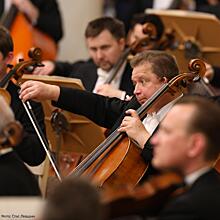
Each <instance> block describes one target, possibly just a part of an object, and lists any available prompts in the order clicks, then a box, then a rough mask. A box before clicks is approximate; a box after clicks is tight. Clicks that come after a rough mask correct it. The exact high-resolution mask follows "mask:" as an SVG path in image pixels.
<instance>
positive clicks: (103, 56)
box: [86, 30, 125, 71]
mask: <svg viewBox="0 0 220 220" xmlns="http://www.w3.org/2000/svg"><path fill="white" fill-rule="evenodd" d="M86 43H87V47H88V50H89V54H90V56H91V58H92V59H93V61H94V63H95V64H96V65H97V66H98V67H100V68H101V69H103V70H105V71H109V70H110V69H111V68H112V67H113V66H114V65H115V64H116V63H117V61H118V60H119V57H120V56H121V54H122V52H123V50H124V47H125V42H124V39H120V40H116V39H115V38H114V37H113V36H112V34H111V33H110V32H109V31H108V30H104V31H102V32H101V33H100V34H99V35H98V36H96V37H89V38H87V39H86Z"/></svg>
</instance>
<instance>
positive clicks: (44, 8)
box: [0, 0, 63, 42]
mask: <svg viewBox="0 0 220 220" xmlns="http://www.w3.org/2000/svg"><path fill="white" fill-rule="evenodd" d="M4 1H5V0H1V1H0V17H1V15H2V13H3V12H4ZM31 2H32V3H33V4H34V5H35V6H36V7H37V8H38V9H39V12H40V13H39V17H38V20H37V24H36V25H35V26H36V27H37V28H39V29H40V30H41V31H42V32H44V33H47V34H48V35H49V36H51V37H52V38H53V39H54V40H55V41H56V42H58V41H59V40H60V39H61V38H62V36H63V29H62V19H61V14H60V11H59V7H58V3H57V1H56V0H46V1H45V0H31Z"/></svg>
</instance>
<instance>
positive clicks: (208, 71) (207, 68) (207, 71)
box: [204, 63, 214, 81]
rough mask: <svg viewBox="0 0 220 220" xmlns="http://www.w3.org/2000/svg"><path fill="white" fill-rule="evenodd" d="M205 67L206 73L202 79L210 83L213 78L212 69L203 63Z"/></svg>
mask: <svg viewBox="0 0 220 220" xmlns="http://www.w3.org/2000/svg"><path fill="white" fill-rule="evenodd" d="M205 67H206V72H205V75H204V77H206V78H207V79H208V80H209V81H212V79H213V77H214V69H213V67H212V65H210V64H208V63H205Z"/></svg>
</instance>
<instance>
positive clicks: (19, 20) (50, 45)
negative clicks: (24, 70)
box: [1, 5, 57, 60]
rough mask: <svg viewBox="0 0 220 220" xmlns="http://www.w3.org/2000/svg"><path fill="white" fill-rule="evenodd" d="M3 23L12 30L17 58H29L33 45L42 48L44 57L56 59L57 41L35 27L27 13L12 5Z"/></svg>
mask: <svg viewBox="0 0 220 220" xmlns="http://www.w3.org/2000/svg"><path fill="white" fill-rule="evenodd" d="M1 24H2V25H3V26H5V27H6V28H7V29H9V30H10V33H11V36H12V38H13V42H14V54H15V59H16V60H18V59H19V58H22V59H28V56H27V54H28V51H29V49H30V48H31V47H39V48H41V49H42V51H43V53H42V57H43V59H49V60H54V59H55V58H56V54H57V45H56V43H55V41H54V40H53V39H52V38H51V37H49V36H48V35H47V34H44V33H42V32H41V31H39V30H37V29H36V28H34V27H33V26H32V25H31V24H30V22H29V21H28V20H27V18H26V17H25V15H24V14H23V13H21V12H19V11H18V9H17V8H16V7H15V6H14V5H12V6H11V8H10V10H9V11H8V13H7V14H6V15H5V16H4V17H3V18H2V20H1Z"/></svg>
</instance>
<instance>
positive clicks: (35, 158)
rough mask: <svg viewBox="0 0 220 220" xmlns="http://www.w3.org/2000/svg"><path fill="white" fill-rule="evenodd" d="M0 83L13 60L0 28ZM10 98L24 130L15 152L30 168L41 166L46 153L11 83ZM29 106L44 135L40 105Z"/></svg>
mask: <svg viewBox="0 0 220 220" xmlns="http://www.w3.org/2000/svg"><path fill="white" fill-rule="evenodd" d="M0 39H1V41H0V81H2V80H3V79H4V77H5V76H6V75H7V65H8V64H10V62H11V61H12V59H13V41H12V38H11V36H10V33H9V32H8V30H7V29H5V28H4V27H2V26H0ZM4 89H5V90H7V91H8V92H9V94H10V96H11V103H10V107H11V108H12V110H13V112H14V114H15V118H16V120H18V121H19V122H20V123H21V124H22V126H23V129H24V137H23V140H22V142H21V143H20V144H18V145H17V146H16V147H15V149H14V150H15V152H16V153H17V154H18V155H19V157H20V158H21V159H22V160H23V161H24V162H26V163H27V164H28V165H30V166H37V165H39V164H41V163H42V162H43V161H44V159H45V156H46V153H45V151H44V149H43V147H42V145H41V143H40V140H39V138H38V136H37V134H36V132H35V130H34V127H33V125H32V123H31V121H30V119H29V117H28V115H27V113H26V111H25V109H24V106H23V104H22V102H21V100H20V99H19V94H18V90H19V87H18V86H17V85H15V84H14V83H13V82H12V81H9V82H8V83H7V86H6V88H4ZM31 106H32V108H33V112H34V114H35V116H36V119H37V121H38V123H39V126H40V128H41V129H42V131H43V132H44V133H46V131H45V124H44V112H43V108H42V106H41V104H40V103H37V102H33V101H31Z"/></svg>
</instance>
